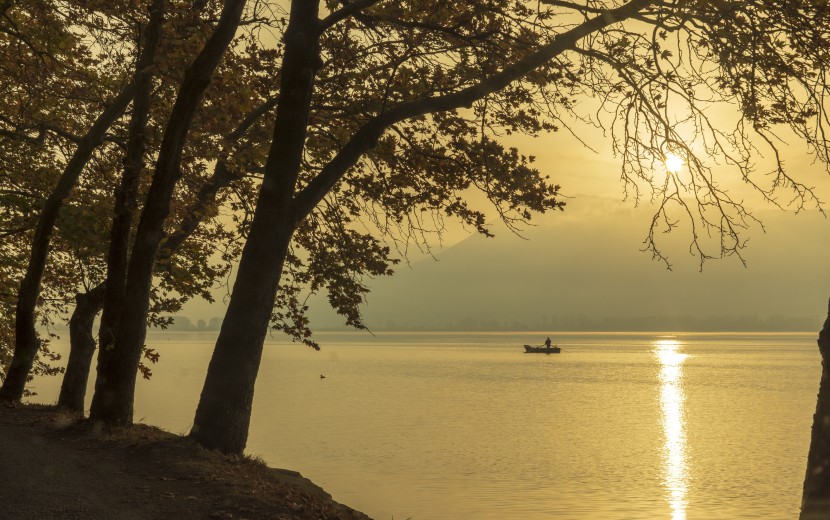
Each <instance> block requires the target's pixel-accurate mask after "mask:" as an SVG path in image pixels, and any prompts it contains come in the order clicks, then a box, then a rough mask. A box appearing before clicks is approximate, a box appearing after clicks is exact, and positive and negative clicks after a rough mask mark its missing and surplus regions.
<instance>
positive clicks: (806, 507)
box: [799, 307, 830, 520]
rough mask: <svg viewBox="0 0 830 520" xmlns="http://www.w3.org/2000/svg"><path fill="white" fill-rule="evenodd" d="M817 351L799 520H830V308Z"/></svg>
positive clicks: (820, 333)
mask: <svg viewBox="0 0 830 520" xmlns="http://www.w3.org/2000/svg"><path fill="white" fill-rule="evenodd" d="M818 350H819V352H820V353H821V382H820V383H819V387H818V399H817V402H816V413H815V415H813V431H812V435H811V437H810V452H809V454H808V455H807V475H806V476H805V478H804V492H803V495H802V498H801V516H800V517H799V518H800V520H824V519H826V518H830V307H828V311H827V320H825V322H824V327H822V329H821V332H819V335H818Z"/></svg>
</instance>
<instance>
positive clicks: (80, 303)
mask: <svg viewBox="0 0 830 520" xmlns="http://www.w3.org/2000/svg"><path fill="white" fill-rule="evenodd" d="M103 305H104V286H103V285H98V286H97V287H95V288H93V289H91V290H90V291H88V292H86V293H78V294H76V295H75V311H74V312H72V317H71V318H70V320H69V360H68V361H67V362H66V371H65V372H64V374H63V382H62V383H61V392H60V395H59V396H58V406H59V407H61V408H65V409H67V410H70V411H72V412H75V413H78V414H82V413H84V399H85V398H86V385H87V381H88V380H89V367H90V365H91V364H92V355H93V354H94V353H95V337H94V336H93V334H92V325H93V322H94V321H95V317H96V316H97V315H98V313H99V312H100V311H101V308H102V307H103Z"/></svg>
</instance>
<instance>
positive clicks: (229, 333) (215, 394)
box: [190, 0, 320, 453]
mask: <svg viewBox="0 0 830 520" xmlns="http://www.w3.org/2000/svg"><path fill="white" fill-rule="evenodd" d="M317 15H318V2H316V1H302V0H294V1H293V2H292V3H291V14H290V21H289V24H288V28H287V29H286V32H285V54H284V57H283V65H282V78H281V81H280V100H279V103H278V105H277V117H276V120H275V122H274V134H273V138H272V141H271V149H270V151H269V154H268V161H267V162H266V164H265V178H264V179H263V181H262V186H261V187H260V191H259V198H258V200H257V205H256V211H255V213H254V219H253V222H252V223H251V230H250V232H249V234H248V240H247V241H246V243H245V248H244V249H243V251H242V258H241V259H240V263H239V269H238V270H237V277H236V282H235V283H234V286H233V293H232V295H231V300H230V303H229V305H228V310H227V312H226V314H225V319H224V320H223V321H222V329H221V331H220V333H219V337H218V339H217V340H216V347H215V349H214V351H213V356H212V358H211V360H210V365H209V366H208V372H207V376H206V378H205V384H204V387H203V388H202V394H201V397H200V399H199V406H198V407H197V409H196V417H195V419H194V421H193V429H192V430H191V433H190V435H191V436H192V437H193V438H194V439H196V440H197V441H198V442H199V443H201V444H202V445H204V446H206V447H208V448H213V449H218V450H220V451H223V452H227V453H242V451H243V450H244V449H245V444H246V443H247V440H248V425H249V424H250V419H251V405H252V402H253V397H254V386H255V383H256V377H257V373H258V372H259V363H260V360H261V358H262V345H263V343H264V341H265V334H266V331H267V330H268V321H269V319H270V317H271V311H272V309H273V308H274V300H275V298H276V292H277V287H278V285H279V281H280V277H281V276H282V267H283V263H284V261H285V256H286V253H287V251H288V245H289V243H290V242H291V237H292V235H293V233H294V231H295V230H296V227H297V224H298V219H297V218H296V213H294V211H293V207H292V199H293V196H294V189H295V185H296V182H297V178H298V174H299V171H300V166H301V163H302V153H303V146H304V144H305V139H306V132H307V128H308V118H309V113H310V105H311V94H312V91H313V88H314V73H315V71H316V70H317V69H318V68H319V65H320V55H319V52H320V50H319V44H318V37H319V33H318V31H317V27H316V26H317Z"/></svg>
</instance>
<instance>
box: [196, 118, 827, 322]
mask: <svg viewBox="0 0 830 520" xmlns="http://www.w3.org/2000/svg"><path fill="white" fill-rule="evenodd" d="M582 137H583V138H584V139H585V140H586V141H588V142H590V143H591V146H592V147H594V148H595V150H596V153H595V152H594V151H591V150H588V149H586V148H585V147H584V146H582V145H581V144H580V143H579V141H578V140H576V139H575V138H573V137H572V136H570V135H569V134H567V133H566V132H560V133H559V134H555V135H551V136H542V137H539V138H537V139H529V138H521V139H517V140H516V141H515V143H516V144H518V145H519V146H520V149H521V150H522V152H523V153H526V154H528V155H535V156H537V166H538V167H539V168H540V169H541V170H543V171H544V172H545V173H548V174H550V175H551V177H552V179H553V180H554V181H555V182H557V183H559V184H561V185H562V187H563V193H565V194H566V195H567V196H568V197H569V198H568V199H567V201H568V205H567V208H566V211H565V212H562V213H560V212H556V213H555V214H551V215H546V216H544V217H543V218H541V219H536V220H534V223H535V225H534V226H531V227H529V228H527V230H526V231H525V232H524V233H523V235H524V238H519V237H517V236H515V235H513V234H512V233H510V232H509V231H508V230H506V229H505V228H504V227H501V226H495V228H494V229H495V231H496V235H497V236H496V238H492V239H486V238H484V237H481V236H470V233H469V232H467V231H465V230H462V229H460V228H458V227H451V228H450V229H449V230H448V233H447V234H446V236H445V242H444V248H443V250H440V251H437V252H436V254H435V257H436V259H432V258H429V257H427V258H423V257H420V258H419V257H417V256H415V257H414V258H413V259H412V263H411V264H410V265H406V264H402V265H400V266H398V268H397V269H396V274H395V275H394V276H392V277H391V278H384V279H380V280H375V281H372V282H371V284H370V285H371V286H372V287H373V289H374V290H373V293H372V294H370V296H369V302H368V305H366V306H365V307H364V310H365V315H366V317H367V323H368V324H369V325H370V326H373V327H379V328H381V327H384V326H388V325H390V324H394V325H395V326H403V325H409V324H412V325H416V326H426V327H428V326H429V324H440V323H449V322H458V321H460V320H465V319H466V320H472V321H473V322H480V321H482V320H485V321H491V320H495V321H500V322H503V321H508V322H509V321H520V322H536V321H539V320H545V319H546V318H548V317H550V316H579V315H586V316H599V317H602V316H621V317H638V316H652V315H663V316H671V315H677V316H681V315H693V316H720V315H728V316H745V315H758V316H761V317H765V316H769V315H773V314H782V315H787V316H815V317H816V320H817V321H818V323H817V328H819V327H820V324H821V323H820V319H821V317H822V316H823V315H824V313H825V311H826V302H827V299H828V297H830V222H828V221H827V220H826V219H825V218H824V217H823V216H822V215H820V214H819V213H818V212H816V211H808V212H806V213H802V214H799V215H793V214H792V212H790V213H786V212H782V211H780V210H776V209H774V208H773V207H772V206H771V205H769V204H762V203H761V202H760V200H759V198H758V197H757V196H755V195H753V194H752V193H751V192H750V191H748V190H746V189H745V188H742V187H741V186H740V185H739V184H738V183H736V182H734V181H732V180H728V181H725V182H726V183H727V185H728V186H730V187H731V192H730V193H731V194H732V195H733V196H734V197H737V198H740V199H744V200H745V201H746V203H747V205H749V206H750V207H752V208H754V210H755V212H756V214H757V215H758V216H759V217H761V219H762V221H763V222H764V225H765V226H766V232H764V230H762V229H761V228H760V227H759V226H756V227H755V228H752V229H749V230H747V231H746V236H747V237H749V238H750V245H749V247H748V249H747V250H746V252H745V256H746V260H747V262H748V266H747V267H743V266H742V265H741V263H740V262H739V261H738V260H737V259H734V258H727V259H722V260H715V261H709V262H707V263H706V264H705V266H704V269H703V271H702V272H699V270H698V261H697V259H696V258H692V257H690V255H689V254H688V250H687V245H688V242H689V239H690V235H689V234H688V232H686V231H684V230H682V229H681V230H678V231H676V232H675V233H673V234H672V235H671V236H670V237H668V238H667V241H666V242H665V250H666V251H667V252H670V253H671V254H672V256H671V260H672V263H673V264H674V268H673V270H672V271H668V270H667V269H666V268H665V266H664V265H663V264H661V263H659V262H656V261H654V260H652V258H651V255H650V254H648V253H644V252H641V251H640V249H642V247H643V246H642V241H643V238H644V237H645V235H646V232H647V229H648V223H649V220H650V219H651V216H652V215H653V211H654V208H653V207H652V206H650V205H649V201H648V200H643V201H641V204H640V205H639V207H635V205H634V203H633V201H631V200H627V201H623V200H622V199H623V190H622V185H621V183H620V180H619V177H620V175H619V164H620V163H619V160H618V159H617V158H615V157H613V155H612V153H611V146H610V142H609V141H608V140H607V139H605V138H604V137H603V136H602V135H601V134H599V133H597V132H594V133H592V134H588V135H583V136H582ZM793 141H794V142H795V144H783V145H782V150H783V152H784V155H785V161H786V164H787V166H788V167H789V169H790V172H791V173H792V174H793V176H795V177H797V178H798V179H799V180H801V181H802V182H804V183H805V184H808V185H810V186H815V187H816V188H817V192H818V194H819V195H820V196H821V197H822V198H823V200H830V178H828V175H827V174H826V173H825V172H824V169H823V167H822V166H821V165H816V164H812V163H811V160H810V158H809V156H808V155H807V154H806V151H805V150H804V149H803V147H802V146H800V145H799V144H798V143H797V141H796V140H795V139H793ZM758 162H759V168H758V170H759V171H761V172H763V171H766V170H767V169H768V167H769V164H768V162H767V163H764V159H762V158H760V157H759V158H758ZM718 172H719V174H721V177H720V179H721V180H725V179H726V177H725V175H727V174H728V175H733V176H734V173H733V172H730V171H729V170H726V169H724V168H720V169H719V170H718ZM311 303H312V311H311V317H312V326H314V325H315V324H316V325H317V326H318V327H331V326H334V325H338V324H340V323H342V320H340V319H339V318H338V317H337V316H335V315H334V314H333V313H332V312H331V311H330V310H329V309H326V308H325V307H326V304H325V302H324V300H323V299H322V298H319V299H314V300H312V302H311ZM182 314H184V315H186V316H189V317H191V318H204V319H209V318H211V317H214V316H222V315H223V314H224V307H223V306H222V305H221V304H214V305H213V306H209V305H207V304H205V303H203V302H193V303H191V304H188V306H187V307H186V308H185V309H184V311H183V313H182Z"/></svg>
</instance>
